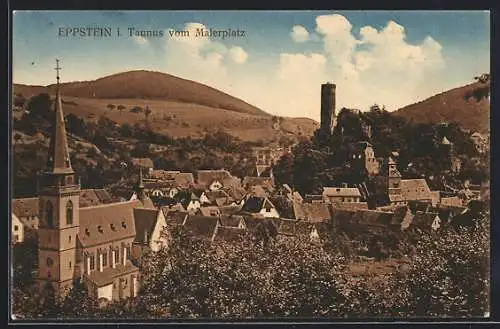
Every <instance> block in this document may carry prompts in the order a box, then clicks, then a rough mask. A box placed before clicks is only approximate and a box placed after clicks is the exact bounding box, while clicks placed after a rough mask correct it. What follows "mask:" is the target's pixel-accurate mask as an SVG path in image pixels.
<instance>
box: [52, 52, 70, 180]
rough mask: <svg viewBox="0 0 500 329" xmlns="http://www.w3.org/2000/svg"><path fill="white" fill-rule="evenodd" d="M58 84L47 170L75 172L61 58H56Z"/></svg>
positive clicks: (58, 172) (63, 172) (59, 172)
mask: <svg viewBox="0 0 500 329" xmlns="http://www.w3.org/2000/svg"><path fill="white" fill-rule="evenodd" d="M54 70H56V71H57V85H56V99H55V102H54V112H55V115H54V117H55V120H54V122H53V125H52V136H51V140H50V148H49V154H48V159H47V171H49V172H51V173H54V174H69V173H74V172H73V169H72V168H71V163H70V159H69V149H68V141H67V136H66V127H65V122H64V113H63V110H62V101H61V93H60V86H59V80H60V78H59V71H60V70H61V67H60V66H59V60H58V59H56V67H55V68H54Z"/></svg>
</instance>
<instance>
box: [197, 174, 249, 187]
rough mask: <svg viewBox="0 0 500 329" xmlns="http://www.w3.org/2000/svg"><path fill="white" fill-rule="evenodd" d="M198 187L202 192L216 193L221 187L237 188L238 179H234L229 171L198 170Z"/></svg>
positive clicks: (239, 184) (239, 183) (238, 184)
mask: <svg viewBox="0 0 500 329" xmlns="http://www.w3.org/2000/svg"><path fill="white" fill-rule="evenodd" d="M197 184H198V187H200V188H202V189H203V190H210V191H217V190H220V189H222V188H223V187H239V186H241V182H240V180H239V178H237V177H234V176H232V175H231V173H229V171H227V170H224V169H219V170H198V179H197Z"/></svg>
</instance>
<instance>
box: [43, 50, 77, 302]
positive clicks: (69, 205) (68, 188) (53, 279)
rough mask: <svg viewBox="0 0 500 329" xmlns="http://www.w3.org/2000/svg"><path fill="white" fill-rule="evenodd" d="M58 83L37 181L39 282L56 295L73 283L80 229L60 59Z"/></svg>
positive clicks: (66, 289) (63, 291) (57, 64)
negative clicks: (47, 146) (41, 166)
mask: <svg viewBox="0 0 500 329" xmlns="http://www.w3.org/2000/svg"><path fill="white" fill-rule="evenodd" d="M55 70H56V71H57V85H56V98H55V102H54V112H55V116H54V122H53V123H52V136H51V139H50V146H49V152H48V158H47V165H46V167H45V169H44V170H42V172H41V174H40V175H39V177H38V180H39V187H40V191H39V212H40V227H39V231H38V234H39V247H38V248H39V252H38V254H39V256H38V258H39V268H38V276H37V279H38V282H39V283H41V284H47V283H49V284H51V285H52V286H53V288H54V290H55V292H56V294H58V295H62V294H64V293H65V292H67V291H68V290H69V288H71V287H72V285H73V280H74V273H75V269H74V267H75V260H76V240H77V234H78V230H79V195H80V186H79V185H78V183H77V181H76V179H75V172H74V171H73V168H72V167H71V162H70V157H69V148H68V141H67V136H66V128H65V123H64V113H63V109H62V101H61V90H60V89H61V88H60V85H59V80H60V78H59V71H60V70H61V67H60V66H59V60H56V68H55Z"/></svg>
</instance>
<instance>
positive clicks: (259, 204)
mask: <svg viewBox="0 0 500 329" xmlns="http://www.w3.org/2000/svg"><path fill="white" fill-rule="evenodd" d="M266 206H269V207H271V208H276V207H275V206H274V205H273V204H272V202H271V201H270V200H269V199H268V198H262V197H249V198H248V199H247V201H246V202H245V204H244V205H243V208H242V209H241V210H242V211H246V212H253V213H256V212H260V211H261V210H262V209H263V208H264V207H266Z"/></svg>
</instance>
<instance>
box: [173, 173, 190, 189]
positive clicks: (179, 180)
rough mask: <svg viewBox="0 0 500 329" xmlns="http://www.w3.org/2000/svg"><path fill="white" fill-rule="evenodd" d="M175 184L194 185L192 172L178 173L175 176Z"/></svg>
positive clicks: (182, 185)
mask: <svg viewBox="0 0 500 329" xmlns="http://www.w3.org/2000/svg"><path fill="white" fill-rule="evenodd" d="M175 185H176V186H179V187H190V186H193V185H194V177H193V174H192V173H179V174H177V175H176V176H175Z"/></svg>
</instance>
